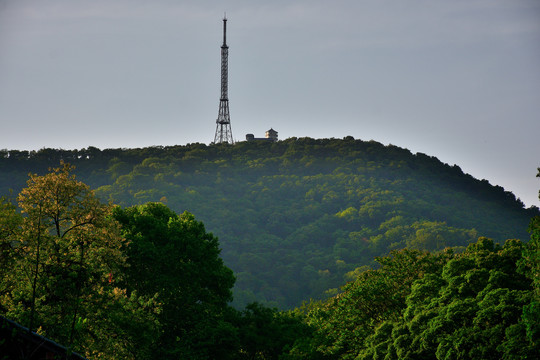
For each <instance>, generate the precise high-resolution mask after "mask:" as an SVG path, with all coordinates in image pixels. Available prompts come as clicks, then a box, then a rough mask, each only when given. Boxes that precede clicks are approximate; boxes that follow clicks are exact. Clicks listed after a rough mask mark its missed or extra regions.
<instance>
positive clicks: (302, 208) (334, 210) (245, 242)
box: [0, 137, 540, 308]
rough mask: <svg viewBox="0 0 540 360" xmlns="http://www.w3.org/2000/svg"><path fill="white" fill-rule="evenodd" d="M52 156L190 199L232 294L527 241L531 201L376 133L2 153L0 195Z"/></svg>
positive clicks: (154, 196) (139, 189)
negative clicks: (213, 239)
mask: <svg viewBox="0 0 540 360" xmlns="http://www.w3.org/2000/svg"><path fill="white" fill-rule="evenodd" d="M60 160H64V161H65V162H69V163H71V164H72V165H75V166H76V171H75V172H76V174H77V176H78V177H79V178H80V179H81V180H82V181H84V182H85V183H87V184H88V185H90V186H91V187H92V188H93V189H96V192H97V194H98V196H100V197H101V198H102V199H104V200H110V201H112V202H113V203H115V204H118V205H121V206H128V205H133V204H142V203H146V202H150V201H161V202H163V203H166V204H167V205H168V206H169V207H170V208H171V209H173V210H175V211H176V212H183V211H184V210H188V211H190V212H191V213H193V214H194V215H195V216H196V218H197V219H198V220H200V221H202V222H203V223H204V224H205V226H206V228H207V229H208V230H209V231H211V232H213V233H214V234H215V235H216V236H218V237H219V241H220V245H221V247H222V249H223V251H222V257H223V259H224V260H225V263H226V265H227V266H228V267H230V268H231V269H232V270H234V272H235V274H236V277H237V281H236V288H235V294H234V298H235V302H236V304H237V305H244V304H246V303H247V302H251V301H254V300H258V301H261V302H266V303H269V304H273V305H276V306H279V307H281V308H288V307H293V306H296V305H299V304H300V303H301V301H302V300H306V299H309V298H321V297H324V296H325V294H326V295H328V294H332V291H331V290H330V291H328V289H334V288H338V287H339V286H341V285H343V284H344V283H345V282H346V281H347V280H349V279H351V278H352V277H353V276H354V273H352V272H353V271H354V270H355V269H357V268H359V267H361V266H364V265H371V264H372V261H373V258H374V256H378V255H383V254H386V253H388V252H389V251H390V250H394V249H400V248H404V247H408V248H411V249H427V250H439V249H443V248H444V247H446V246H465V245H467V244H468V243H471V242H474V241H476V240H477V238H478V237H479V236H487V237H490V238H493V239H494V240H495V241H497V242H503V241H504V240H506V239H509V238H520V239H523V240H526V239H527V238H528V234H527V232H526V229H527V225H528V223H529V221H530V219H531V217H533V216H535V215H538V214H540V213H539V211H538V208H536V207H533V208H530V209H525V208H524V205H523V203H522V202H521V201H519V200H518V199H516V198H515V196H514V195H513V194H512V193H510V192H507V191H505V190H504V189H503V188H501V187H499V186H492V185H491V184H490V183H489V182H488V181H486V180H482V181H480V180H477V179H475V178H473V177H472V176H470V175H467V174H464V173H463V172H462V171H461V169H460V168H459V167H458V166H449V165H447V164H443V163H441V162H440V161H439V160H438V159H437V158H435V157H431V156H428V155H425V154H420V153H417V154H412V153H411V152H410V151H409V150H407V149H403V148H399V147H396V146H393V145H388V146H384V145H382V144H380V143H378V142H375V141H361V140H355V139H354V138H352V137H347V138H344V139H342V140H339V139H319V140H316V139H310V138H300V139H297V138H291V139H287V140H284V141H279V142H275V143H270V142H241V143H237V144H235V145H209V146H207V145H204V144H190V145H186V146H171V147H150V148H142V149H106V150H99V149H97V148H92V147H91V148H88V149H82V150H71V151H69V150H55V149H43V150H40V151H37V152H26V151H8V150H2V151H1V152H0V195H6V196H8V197H9V196H10V195H9V194H10V191H9V190H10V189H13V194H16V193H18V191H19V190H20V189H21V188H22V187H23V186H24V185H25V182H26V180H27V178H28V173H30V172H31V173H38V174H45V173H46V172H47V170H48V168H49V167H52V166H54V167H56V166H58V164H59V162H60Z"/></svg>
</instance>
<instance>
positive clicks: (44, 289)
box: [2, 164, 153, 358]
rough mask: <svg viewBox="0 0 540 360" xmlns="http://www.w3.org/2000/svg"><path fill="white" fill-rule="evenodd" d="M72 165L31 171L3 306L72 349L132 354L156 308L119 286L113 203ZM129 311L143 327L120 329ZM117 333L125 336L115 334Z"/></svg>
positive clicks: (23, 193) (119, 245) (21, 196)
mask: <svg viewBox="0 0 540 360" xmlns="http://www.w3.org/2000/svg"><path fill="white" fill-rule="evenodd" d="M72 170H73V167H71V166H70V165H68V164H62V166H61V167H60V168H57V169H52V170H51V172H50V173H49V174H46V175H44V176H38V175H30V180H28V183H27V185H28V186H27V187H26V188H25V189H23V190H22V191H21V193H20V194H19V197H18V202H19V207H20V208H21V210H22V213H23V215H24V217H23V218H22V223H21V226H20V228H19V229H18V233H17V236H16V237H15V238H13V239H12V241H11V243H10V245H11V251H12V253H13V254H14V255H13V256H14V260H13V264H14V266H13V269H12V274H11V275H10V276H12V277H13V279H12V281H11V283H12V284H13V287H12V288H11V289H10V291H8V292H6V293H4V294H3V297H2V307H3V308H4V309H6V315H7V317H9V318H11V319H14V320H16V321H18V322H20V323H22V324H24V325H26V326H28V328H29V329H30V330H31V331H37V332H38V333H41V334H43V335H45V336H47V337H49V338H51V339H53V340H55V341H57V342H59V343H61V344H64V345H66V346H67V347H68V349H71V350H75V351H79V352H83V353H85V354H86V355H87V356H90V355H96V356H97V355H100V354H101V355H104V356H106V357H107V358H132V357H134V354H133V351H132V350H131V349H130V348H131V347H133V346H134V344H133V343H131V344H130V340H133V336H134V334H135V333H141V332H145V329H147V330H149V329H151V328H152V326H153V325H152V323H153V320H152V313H151V311H143V309H144V308H145V307H148V309H151V308H152V304H151V302H150V303H149V302H146V303H143V302H141V301H140V300H141V299H137V298H136V297H132V298H129V297H127V296H126V294H125V291H122V290H121V289H118V288H115V286H114V282H115V279H116V278H120V277H121V273H120V271H119V270H120V269H121V267H122V266H123V264H124V263H125V256H124V255H123V253H122V243H123V240H122V237H121V235H120V229H119V226H118V223H117V222H116V221H114V219H113V218H112V217H111V211H112V207H111V206H109V205H105V204H102V203H101V202H100V201H99V200H98V199H97V198H96V197H95V195H94V193H93V192H92V191H91V190H90V188H89V187H88V186H87V185H86V184H84V183H82V182H80V181H78V180H76V178H75V176H74V175H72V174H71V171H72ZM105 309H107V310H105ZM128 315H129V317H132V318H133V324H140V325H141V326H140V327H139V328H137V329H136V330H135V329H133V328H134V327H137V325H134V326H133V327H124V328H120V327H119V324H121V325H125V324H126V322H124V324H122V321H121V319H122V318H127V317H128ZM130 332H131V334H130ZM146 332H148V333H151V331H146ZM118 335H121V337H120V339H121V340H116V341H115V340H113V339H115V338H116V339H118V338H117V337H118ZM144 347H145V345H144V343H143V344H142V345H141V348H142V349H144ZM139 357H142V356H139Z"/></svg>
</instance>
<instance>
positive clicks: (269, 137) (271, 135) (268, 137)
mask: <svg viewBox="0 0 540 360" xmlns="http://www.w3.org/2000/svg"><path fill="white" fill-rule="evenodd" d="M277 140H278V132H277V131H276V130H274V129H272V128H270V130H267V131H266V133H265V137H263V138H256V137H255V135H253V134H246V141H277Z"/></svg>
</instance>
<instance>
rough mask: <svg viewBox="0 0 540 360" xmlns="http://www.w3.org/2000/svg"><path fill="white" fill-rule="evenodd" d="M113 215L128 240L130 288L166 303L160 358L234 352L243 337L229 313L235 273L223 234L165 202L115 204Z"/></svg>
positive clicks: (127, 283) (157, 354)
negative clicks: (223, 253)
mask: <svg viewBox="0 0 540 360" xmlns="http://www.w3.org/2000/svg"><path fill="white" fill-rule="evenodd" d="M114 216H115V218H116V219H117V220H118V221H119V222H120V223H121V224H122V229H123V233H124V236H125V237H126V239H127V240H129V245H127V247H126V254H127V256H128V265H129V266H128V267H126V269H125V273H126V278H125V286H126V288H127V289H128V291H130V292H132V293H135V292H136V293H138V294H141V295H145V296H154V295H156V296H157V299H158V300H159V301H160V303H162V304H163V309H162V312H161V313H160V315H159V320H160V323H161V325H162V335H161V338H160V339H159V346H157V348H156V349H155V354H154V356H155V358H160V359H163V358H167V359H168V358H183V359H206V358H219V359H226V358H228V357H229V356H232V354H233V351H234V349H235V348H236V346H237V343H238V341H237V335H236V329H235V328H234V326H233V325H232V324H231V323H230V322H228V321H227V320H226V315H227V313H228V312H229V311H230V309H229V308H228V305H227V303H228V302H229V301H231V300H232V292H231V288H232V286H233V285H234V276H233V273H232V271H231V270H230V269H229V268H227V267H226V266H225V265H224V263H223V261H222V260H221V258H220V257H219V253H220V249H219V243H218V239H217V238H216V237H215V236H213V235H212V234H211V233H207V232H206V230H205V228H204V225H203V224H202V223H201V222H199V221H196V220H195V218H194V216H193V215H192V214H190V213H187V212H185V213H183V214H181V215H177V214H176V213H174V212H173V211H172V210H170V209H169V208H168V207H167V206H165V205H163V204H160V203H148V204H145V205H141V206H134V207H130V208H127V209H121V208H116V209H115V213H114Z"/></svg>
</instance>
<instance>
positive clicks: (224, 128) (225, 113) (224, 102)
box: [214, 17, 234, 144]
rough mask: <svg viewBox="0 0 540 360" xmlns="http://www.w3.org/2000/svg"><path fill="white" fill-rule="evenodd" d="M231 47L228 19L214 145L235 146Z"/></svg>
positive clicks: (225, 21) (225, 19) (224, 24)
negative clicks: (230, 78)
mask: <svg viewBox="0 0 540 360" xmlns="http://www.w3.org/2000/svg"><path fill="white" fill-rule="evenodd" d="M228 59H229V47H228V46H227V18H226V17H224V18H223V45H221V97H220V98H219V111H218V117H217V120H216V135H215V136H214V144H219V143H229V144H234V140H233V137H232V130H231V118H230V115H229V95H228V82H229V69H228V62H229V60H228Z"/></svg>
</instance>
